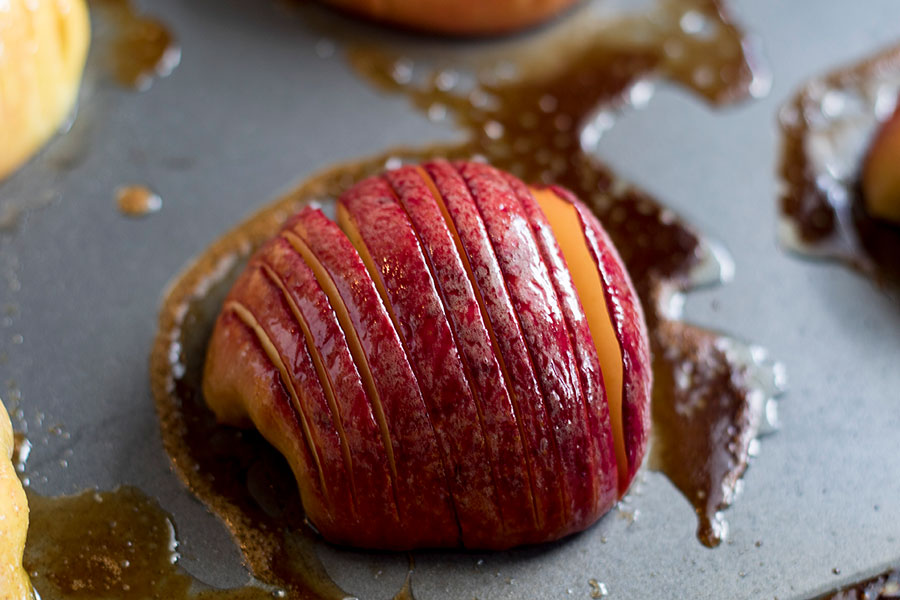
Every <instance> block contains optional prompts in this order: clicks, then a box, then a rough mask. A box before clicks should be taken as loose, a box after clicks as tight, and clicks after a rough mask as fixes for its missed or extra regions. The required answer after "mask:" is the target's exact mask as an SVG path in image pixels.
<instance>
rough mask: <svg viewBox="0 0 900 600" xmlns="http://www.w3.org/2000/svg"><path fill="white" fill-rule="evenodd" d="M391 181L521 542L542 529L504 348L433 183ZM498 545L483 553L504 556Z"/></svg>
mask: <svg viewBox="0 0 900 600" xmlns="http://www.w3.org/2000/svg"><path fill="white" fill-rule="evenodd" d="M385 178H386V179H387V180H388V181H389V182H390V184H391V186H392V187H393V188H394V191H395V192H396V194H397V196H398V198H399V199H400V202H401V204H402V205H403V207H404V209H405V210H406V213H407V214H408V216H409V219H410V221H411V223H412V224H413V228H414V229H415V231H416V233H417V234H418V236H419V240H420V243H421V245H422V248H423V249H424V250H425V254H426V258H427V259H428V263H429V266H430V267H431V272H432V275H433V277H434V279H435V282H436V283H437V287H438V291H439V293H440V295H441V299H442V302H443V305H444V309H445V311H446V313H447V316H448V318H449V321H450V325H451V328H452V330H453V333H454V337H455V339H456V344H457V347H458V348H459V353H460V355H461V356H462V358H463V360H464V363H465V369H466V373H467V376H468V379H469V382H470V384H471V386H472V391H473V392H474V396H475V400H476V401H477V403H478V407H479V413H480V418H481V425H482V427H483V431H484V438H485V442H486V451H487V456H486V458H487V462H488V464H490V466H491V469H492V473H493V478H494V481H495V482H496V484H495V488H496V494H497V504H498V505H499V510H500V513H501V515H502V518H503V524H504V529H505V536H504V537H503V538H502V540H503V547H506V546H513V545H517V544H520V543H523V541H524V540H526V539H527V537H528V536H530V535H532V533H533V532H534V530H535V528H536V527H537V521H536V517H537V515H536V514H535V510H534V500H533V498H532V496H531V477H530V475H529V472H528V465H527V463H526V461H525V450H524V448H523V446H522V438H521V436H520V434H519V427H518V424H517V422H516V414H515V411H514V410H513V405H512V399H511V397H510V391H509V385H508V384H507V381H506V379H505V376H504V373H503V370H502V369H501V367H500V363H499V360H498V354H499V349H497V348H496V347H495V345H494V344H493V342H492V340H491V336H490V333H489V332H488V326H487V324H486V322H487V319H488V317H487V312H486V310H485V309H484V307H483V305H482V303H481V302H479V300H478V291H477V288H476V287H475V283H474V276H473V275H472V273H471V268H469V267H468V262H467V260H466V257H465V252H464V250H463V247H462V242H461V241H460V239H459V235H458V234H456V233H455V232H454V229H453V225H452V220H451V219H450V215H449V213H448V212H447V209H446V207H445V206H444V202H443V199H442V198H441V196H440V193H439V192H438V190H437V188H436V187H435V185H434V182H433V181H432V179H431V176H429V175H428V173H426V172H425V170H424V169H423V168H422V167H419V166H405V167H401V168H399V169H396V170H392V171H388V172H387V173H385ZM498 539H500V538H495V539H494V540H492V544H490V545H488V544H482V547H492V548H495V549H499V547H497V546H496V544H497V542H498Z"/></svg>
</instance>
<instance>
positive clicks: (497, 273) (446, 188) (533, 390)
mask: <svg viewBox="0 0 900 600" xmlns="http://www.w3.org/2000/svg"><path fill="white" fill-rule="evenodd" d="M426 170H427V171H428V173H429V175H431V177H432V179H433V180H434V183H435V186H436V187H437V189H438V191H440V194H441V196H442V197H443V199H444V203H445V205H446V207H447V212H448V213H449V215H450V218H451V219H452V221H453V226H454V228H455V230H456V231H457V233H458V234H459V238H460V241H461V242H462V246H463V249H464V251H465V254H466V256H467V258H468V261H469V264H470V266H471V272H472V274H473V275H474V279H475V284H476V286H477V287H478V289H479V294H480V297H481V300H482V301H483V303H484V307H485V309H486V312H487V314H488V325H489V331H490V332H491V336H492V338H493V341H494V342H495V344H496V346H497V348H499V350H500V352H499V353H498V354H497V357H498V359H499V360H500V363H501V366H502V368H503V370H504V373H505V378H506V381H507V382H508V384H509V386H510V391H511V393H512V399H513V407H514V410H515V413H516V418H517V420H518V422H519V425H520V434H521V436H522V440H523V442H524V444H525V450H526V458H527V460H528V467H529V473H530V474H531V477H532V495H533V497H534V501H535V506H536V511H537V516H538V523H539V526H538V529H537V530H536V531H535V532H534V539H536V540H541V539H547V537H548V536H552V535H553V534H554V533H556V532H560V531H562V530H563V529H564V528H565V525H566V523H567V520H568V516H569V512H570V511H569V508H570V507H569V506H568V499H567V496H566V495H564V488H565V487H566V485H565V482H564V481H563V482H561V481H560V478H561V474H562V473H563V469H562V466H561V462H560V459H559V451H558V449H557V448H556V440H555V437H554V434H553V427H552V424H551V423H550V420H549V418H548V413H547V409H546V407H545V406H544V403H545V401H544V397H543V394H542V392H541V388H540V386H539V384H538V379H537V376H536V375H535V370H534V366H533V365H532V361H531V357H530V355H529V351H528V346H527V345H526V343H525V338H524V336H523V334H522V330H521V327H520V325H519V319H518V316H517V314H516V312H515V310H514V308H513V303H512V300H511V299H510V295H509V292H508V291H507V287H506V283H505V281H504V277H503V272H502V271H501V269H500V264H499V263H498V260H497V256H496V255H495V253H494V249H493V246H492V244H491V239H490V237H489V236H488V232H487V229H486V227H485V224H484V222H483V221H482V220H481V216H480V215H479V210H478V206H477V205H476V204H475V201H474V199H473V198H472V195H471V194H470V193H469V189H468V187H467V186H466V182H465V180H464V179H463V178H462V176H461V175H460V174H459V173H458V172H457V171H456V170H455V169H454V168H453V167H452V166H451V165H450V164H449V163H446V162H444V161H435V162H432V163H428V164H426ZM563 479H565V477H563Z"/></svg>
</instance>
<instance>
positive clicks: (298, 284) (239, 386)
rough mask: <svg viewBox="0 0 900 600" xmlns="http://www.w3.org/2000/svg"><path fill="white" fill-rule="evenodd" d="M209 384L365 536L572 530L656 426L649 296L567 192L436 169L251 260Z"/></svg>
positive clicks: (389, 183) (347, 526)
mask: <svg viewBox="0 0 900 600" xmlns="http://www.w3.org/2000/svg"><path fill="white" fill-rule="evenodd" d="M204 394H205V396H206V400H207V403H208V405H209V406H210V408H211V409H212V410H213V411H214V412H215V413H216V415H217V416H218V417H219V419H220V420H221V421H223V422H225V423H229V424H234V425H246V424H248V423H252V424H254V425H255V426H256V427H257V428H258V429H259V430H260V431H261V432H262V434H263V435H264V436H265V437H266V438H267V439H269V441H270V442H271V443H272V444H273V445H275V446H276V447H277V448H278V449H279V450H280V451H281V452H282V453H283V454H284V455H285V456H286V457H287V459H288V461H289V462H290V464H291V466H292V468H293V470H294V474H295V476H296V477H297V479H298V483H299V486H300V492H301V498H302V501H303V503H304V508H305V510H306V511H307V514H308V516H309V518H310V520H311V521H312V522H313V523H314V524H315V525H316V527H317V528H318V529H319V531H320V532H321V533H322V534H323V536H324V537H326V538H327V539H329V540H331V541H334V542H337V543H343V544H351V545H356V546H361V547H371V548H389V549H408V548H418V547H448V546H458V545H462V546H465V547H468V548H480V549H503V548H508V547H511V546H516V545H520V544H528V543H540V542H544V541H549V540H554V539H558V538H560V537H563V536H566V535H568V534H571V533H573V532H576V531H580V530H583V529H585V528H586V527H588V526H590V525H591V524H592V523H594V522H595V521H596V520H597V519H598V518H600V516H602V515H603V514H604V513H605V512H607V511H608V510H609V509H610V508H611V507H612V505H613V504H614V503H615V501H616V499H617V498H618V497H620V496H621V495H622V494H624V493H625V491H626V490H627V489H628V486H629V484H630V483H631V481H632V479H633V478H634V475H635V472H636V470H637V469H638V468H639V467H640V464H641V461H642V459H643V456H644V453H645V451H646V445H647V441H648V432H649V402H650V358H649V352H648V343H647V333H646V326H645V324H644V319H643V314H642V312H641V307H640V303H639V302H638V298H637V296H636V294H635V292H634V290H633V287H632V285H631V283H630V281H629V279H628V275H627V272H626V271H625V268H624V266H623V265H622V262H621V260H620V259H619V256H618V254H617V253H616V250H615V248H614V247H613V246H612V243H611V242H610V240H609V238H608V237H607V236H606V233H605V232H604V231H603V228H602V226H601V224H600V223H599V221H597V219H596V218H595V217H594V216H593V215H592V214H591V213H590V211H589V210H588V209H587V207H586V206H585V205H583V204H582V203H581V202H580V201H578V200H577V199H576V198H574V197H573V196H572V195H571V194H570V193H568V192H567V191H565V190H562V189H559V188H555V187H552V186H551V187H544V188H530V187H528V186H526V185H525V184H524V183H522V182H521V181H519V180H517V179H515V178H514V177H512V176H511V175H509V174H507V173H503V172H501V171H498V170H496V169H494V168H492V167H490V166H489V165H485V164H481V163H472V162H460V163H452V164H451V163H448V162H446V161H441V160H436V161H432V162H429V163H426V164H424V165H421V166H405V167H401V168H399V169H396V170H392V171H389V172H387V173H385V174H383V175H381V176H377V177H373V178H369V179H366V180H364V181H362V182H360V183H359V184H357V185H356V186H354V187H353V188H351V189H350V190H348V191H347V192H346V193H345V194H343V195H342V196H341V198H340V199H339V200H338V204H337V222H333V221H331V220H329V219H328V218H327V217H325V215H324V214H323V213H322V212H321V211H319V210H316V209H312V208H305V209H303V210H301V212H300V213H298V214H297V215H295V216H294V217H292V218H291V219H289V220H288V222H287V223H286V224H285V225H284V227H283V229H282V230H281V231H280V232H279V235H278V236H277V237H276V238H274V239H273V240H272V241H270V242H269V243H267V244H266V245H264V246H263V247H262V248H261V249H260V250H259V251H258V252H257V253H256V254H255V255H254V256H253V258H252V259H251V260H250V263H249V264H248V266H247V268H246V270H245V272H244V273H243V274H242V275H241V277H240V278H239V279H238V281H237V282H236V283H235V285H234V288H233V289H232V291H231V293H230V295H229V296H228V299H227V300H226V302H225V305H224V307H223V310H222V313H221V314H220V316H219V319H218V321H217V323H216V326H215V330H214V333H213V337H212V339H211V341H210V345H209V349H208V354H207V363H206V368H205V373H204Z"/></svg>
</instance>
